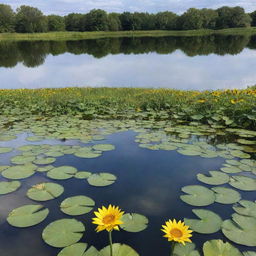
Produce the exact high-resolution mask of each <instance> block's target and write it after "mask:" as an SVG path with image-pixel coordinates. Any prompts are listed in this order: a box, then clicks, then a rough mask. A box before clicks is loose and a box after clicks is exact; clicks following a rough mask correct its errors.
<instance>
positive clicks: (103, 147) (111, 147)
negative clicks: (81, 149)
mask: <svg viewBox="0 0 256 256" xmlns="http://www.w3.org/2000/svg"><path fill="white" fill-rule="evenodd" d="M92 148H93V149H94V150H99V151H110V150H114V149H115V146H114V145H112V144H97V145H94V146H93V147H92Z"/></svg>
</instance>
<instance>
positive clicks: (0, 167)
mask: <svg viewBox="0 0 256 256" xmlns="http://www.w3.org/2000/svg"><path fill="white" fill-rule="evenodd" d="M9 167H10V166H9V165H1V166H0V172H2V171H3V170H6V169H7V168H9Z"/></svg>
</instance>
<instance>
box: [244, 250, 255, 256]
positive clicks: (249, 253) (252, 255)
mask: <svg viewBox="0 0 256 256" xmlns="http://www.w3.org/2000/svg"><path fill="white" fill-rule="evenodd" d="M243 256H256V252H253V251H246V252H243Z"/></svg>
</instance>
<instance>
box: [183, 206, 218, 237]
mask: <svg viewBox="0 0 256 256" xmlns="http://www.w3.org/2000/svg"><path fill="white" fill-rule="evenodd" d="M192 211H193V213H194V214H195V215H196V216H197V217H198V218H200V219H184V222H185V223H186V225H188V226H190V227H191V229H192V230H193V231H195V232H197V233H201V234H212V233H215V232H217V231H219V230H220V229H221V224H222V219H221V217H220V216H219V215H218V214H216V213H214V212H212V211H209V210H204V209H193V210H192Z"/></svg>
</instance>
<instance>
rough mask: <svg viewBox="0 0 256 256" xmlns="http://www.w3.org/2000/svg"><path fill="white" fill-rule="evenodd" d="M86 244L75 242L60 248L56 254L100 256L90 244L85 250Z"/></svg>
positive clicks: (62, 255) (64, 255)
mask: <svg viewBox="0 0 256 256" xmlns="http://www.w3.org/2000/svg"><path fill="white" fill-rule="evenodd" d="M86 249H87V244H85V243H76V244H72V245H70V246H68V247H65V248H64V249H62V250H61V251H60V252H59V254H58V255H57V256H100V254H99V252H98V250H97V249H96V248H95V247H93V246H91V247H90V248H89V249H88V250H87V251H86Z"/></svg>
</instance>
